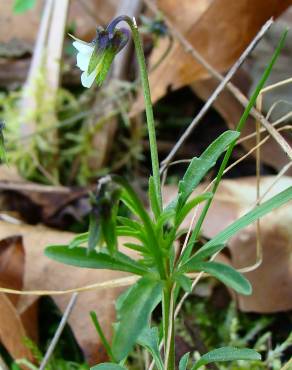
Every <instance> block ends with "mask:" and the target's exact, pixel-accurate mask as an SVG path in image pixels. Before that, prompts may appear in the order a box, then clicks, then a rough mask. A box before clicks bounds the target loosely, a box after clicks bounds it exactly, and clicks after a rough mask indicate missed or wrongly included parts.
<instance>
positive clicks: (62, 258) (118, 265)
mask: <svg viewBox="0 0 292 370" xmlns="http://www.w3.org/2000/svg"><path fill="white" fill-rule="evenodd" d="M45 255H46V256H47V257H49V258H52V259H53V260H55V261H58V262H61V263H65V264H66V265H72V266H78V267H86V268H93V269H108V270H118V271H126V272H131V273H133V274H137V275H144V274H145V272H147V269H146V268H144V267H143V266H141V265H140V264H139V263H137V262H136V261H135V260H133V259H131V258H130V257H128V256H126V255H125V254H123V253H120V252H116V253H115V255H114V256H110V255H108V254H106V253H102V252H100V253H97V252H96V251H91V252H89V253H88V250H87V249H86V248H82V247H76V248H74V249H69V248H68V246H66V245H52V246H49V247H47V248H46V249H45Z"/></svg>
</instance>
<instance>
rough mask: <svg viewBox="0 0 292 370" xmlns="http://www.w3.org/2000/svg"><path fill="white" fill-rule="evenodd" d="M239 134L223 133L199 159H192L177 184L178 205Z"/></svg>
mask: <svg viewBox="0 0 292 370" xmlns="http://www.w3.org/2000/svg"><path fill="white" fill-rule="evenodd" d="M239 135H240V134H239V132H237V131H231V130H228V131H225V132H223V134H222V135H220V136H219V137H218V138H217V139H216V140H215V141H213V143H212V144H211V145H209V147H208V148H207V149H206V150H205V151H204V153H203V154H202V155H201V156H200V157H199V158H196V157H195V158H193V159H192V161H191V163H190V165H189V167H188V168H187V170H186V173H185V175H184V177H183V179H182V180H181V181H180V182H179V185H178V191H179V198H178V203H179V204H184V203H185V201H186V200H187V199H188V197H189V196H190V195H191V193H192V192H193V191H194V189H195V188H196V186H197V185H198V184H199V182H200V181H201V180H202V179H203V177H204V176H205V175H206V174H207V172H208V171H209V170H210V169H211V168H212V167H213V166H214V165H215V164H216V161H217V160H218V159H219V157H220V155H221V154H222V153H223V152H224V151H225V149H226V148H227V146H228V145H229V144H231V143H232V142H233V141H235V140H236V139H237V138H238V136H239Z"/></svg>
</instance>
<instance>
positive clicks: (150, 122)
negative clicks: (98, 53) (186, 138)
mask: <svg viewBox="0 0 292 370" xmlns="http://www.w3.org/2000/svg"><path fill="white" fill-rule="evenodd" d="M126 21H127V23H128V24H129V26H130V28H131V31H132V36H133V41H134V45H135V49H136V55H137V59H138V64H139V68H140V75H141V83H142V88H143V94H144V100H145V110H146V118H147V127H148V135H149V144H150V153H151V162H152V173H153V180H154V185H155V190H156V196H157V200H158V204H159V208H160V211H161V210H162V195H161V184H160V173H159V161H158V152H157V143H156V134H155V124H154V116H153V109H152V101H151V95H150V88H149V81H148V74H147V67H146V62H145V57H144V51H143V47H142V42H141V39H140V34H139V31H138V28H137V25H136V24H135V23H134V22H133V21H132V19H130V18H129V19H127V20H126Z"/></svg>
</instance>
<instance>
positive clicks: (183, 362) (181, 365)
mask: <svg viewBox="0 0 292 370" xmlns="http://www.w3.org/2000/svg"><path fill="white" fill-rule="evenodd" d="M189 357H190V352H187V353H185V354H184V355H183V356H182V358H181V359H180V360H179V365H178V370H186V369H187V366H188V361H189Z"/></svg>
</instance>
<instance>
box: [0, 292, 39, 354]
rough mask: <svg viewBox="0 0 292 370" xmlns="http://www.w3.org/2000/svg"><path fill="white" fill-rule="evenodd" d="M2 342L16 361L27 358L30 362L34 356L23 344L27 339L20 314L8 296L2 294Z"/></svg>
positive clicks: (0, 333)
mask: <svg viewBox="0 0 292 370" xmlns="http://www.w3.org/2000/svg"><path fill="white" fill-rule="evenodd" d="M0 313H1V321H0V340H1V342H2V343H3V345H4V347H5V348H6V349H7V351H8V352H9V353H10V355H11V356H12V357H13V358H14V359H21V358H26V359H28V360H30V361H32V360H33V356H32V354H31V352H30V350H29V349H28V348H27V347H26V346H25V344H24V343H23V339H24V338H26V337H27V334H26V332H25V329H24V327H23V325H22V322H21V319H20V316H19V313H18V312H17V310H16V308H15V307H14V306H13V304H12V302H11V301H10V300H9V298H8V297H7V295H6V294H3V293H0Z"/></svg>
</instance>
